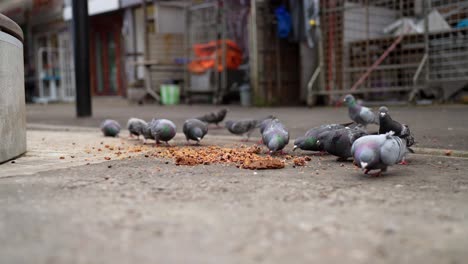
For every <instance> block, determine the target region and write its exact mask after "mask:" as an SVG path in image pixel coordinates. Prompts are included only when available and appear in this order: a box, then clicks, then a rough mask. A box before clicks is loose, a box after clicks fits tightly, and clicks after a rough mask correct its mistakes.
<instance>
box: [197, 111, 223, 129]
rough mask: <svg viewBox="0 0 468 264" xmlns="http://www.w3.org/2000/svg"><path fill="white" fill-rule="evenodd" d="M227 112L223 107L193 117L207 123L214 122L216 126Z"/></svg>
mask: <svg viewBox="0 0 468 264" xmlns="http://www.w3.org/2000/svg"><path fill="white" fill-rule="evenodd" d="M227 112H228V110H227V109H225V108H224V109H221V110H219V111H218V112H211V113H209V114H206V115H203V116H200V117H197V118H195V119H198V120H200V121H203V122H205V123H208V124H216V126H219V125H218V124H219V123H221V122H222V121H223V120H224V118H225V117H226V114H227Z"/></svg>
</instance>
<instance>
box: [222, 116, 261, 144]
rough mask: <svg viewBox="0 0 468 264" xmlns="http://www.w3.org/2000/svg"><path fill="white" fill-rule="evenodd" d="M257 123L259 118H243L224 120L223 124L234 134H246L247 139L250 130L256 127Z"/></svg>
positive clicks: (250, 132)
mask: <svg viewBox="0 0 468 264" xmlns="http://www.w3.org/2000/svg"><path fill="white" fill-rule="evenodd" d="M259 124H260V121H259V120H255V119H244V120H238V121H233V120H228V121H226V122H225V124H224V126H225V127H226V128H227V130H228V131H229V132H231V133H232V134H234V135H241V136H242V135H246V136H247V139H246V140H247V141H248V140H249V138H250V134H252V132H253V131H254V130H255V129H256V128H257V127H258V125H259Z"/></svg>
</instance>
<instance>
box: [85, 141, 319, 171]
mask: <svg viewBox="0 0 468 264" xmlns="http://www.w3.org/2000/svg"><path fill="white" fill-rule="evenodd" d="M127 143H129V142H127ZM85 152H86V153H87V154H89V155H90V156H92V157H95V158H98V157H101V158H104V159H105V160H116V159H118V160H122V159H130V158H132V157H136V156H143V155H144V156H145V157H147V158H149V157H154V158H158V159H171V160H173V161H174V164H175V165H177V166H179V165H181V166H196V165H209V164H227V165H233V166H236V167H237V168H241V169H250V170H266V169H282V168H284V167H285V166H286V165H291V166H293V167H296V166H305V165H306V164H307V162H308V161H310V160H311V159H310V157H308V156H304V157H300V156H291V155H282V156H270V155H262V154H261V152H262V148H261V147H260V146H258V145H255V146H246V145H241V146H233V147H219V146H203V145H202V146H159V147H153V146H150V145H140V144H138V145H135V144H133V143H132V142H130V144H126V143H125V142H123V141H122V142H121V143H120V144H115V145H107V144H104V142H101V144H100V145H98V146H93V147H88V148H86V149H85ZM90 158H91V157H90ZM90 158H87V159H85V160H86V161H88V160H89V161H91V160H90ZM91 159H92V158H91Z"/></svg>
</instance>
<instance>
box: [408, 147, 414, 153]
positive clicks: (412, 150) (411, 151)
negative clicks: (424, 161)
mask: <svg viewBox="0 0 468 264" xmlns="http://www.w3.org/2000/svg"><path fill="white" fill-rule="evenodd" d="M406 149H408V152H410V153H413V154H414V149H412V148H410V147H407V148H406Z"/></svg>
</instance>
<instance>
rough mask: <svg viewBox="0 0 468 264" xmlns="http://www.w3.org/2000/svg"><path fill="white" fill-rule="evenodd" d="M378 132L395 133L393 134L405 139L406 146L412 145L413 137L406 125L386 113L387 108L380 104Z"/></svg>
mask: <svg viewBox="0 0 468 264" xmlns="http://www.w3.org/2000/svg"><path fill="white" fill-rule="evenodd" d="M379 120H380V121H379V122H380V127H379V134H386V133H388V132H390V131H393V132H394V133H395V136H397V137H400V138H404V139H406V144H407V145H406V146H407V147H411V146H412V145H414V137H413V135H412V134H411V131H410V129H409V127H408V125H405V124H400V123H399V122H397V121H395V120H393V119H392V117H391V116H390V114H389V113H388V108H387V107H385V106H382V107H380V108H379Z"/></svg>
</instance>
